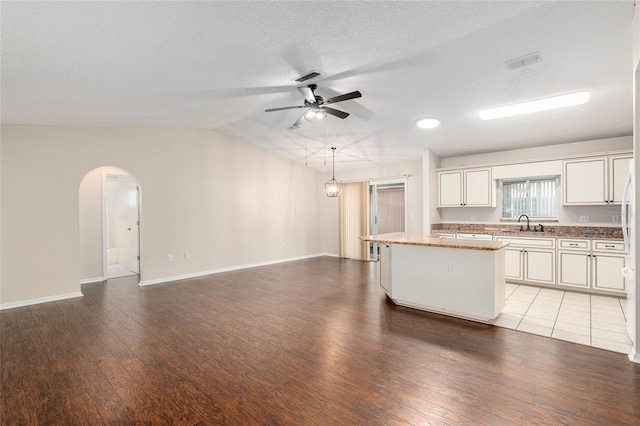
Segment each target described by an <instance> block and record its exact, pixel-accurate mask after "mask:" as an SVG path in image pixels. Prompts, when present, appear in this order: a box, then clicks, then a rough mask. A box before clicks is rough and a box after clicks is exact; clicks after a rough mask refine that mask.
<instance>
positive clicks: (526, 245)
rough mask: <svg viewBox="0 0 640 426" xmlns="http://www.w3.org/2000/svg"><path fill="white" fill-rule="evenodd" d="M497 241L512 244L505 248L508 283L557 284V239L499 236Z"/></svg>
mask: <svg viewBox="0 0 640 426" xmlns="http://www.w3.org/2000/svg"><path fill="white" fill-rule="evenodd" d="M496 240H498V241H505V242H508V243H510V245H509V246H508V247H507V248H505V278H506V279H507V280H508V281H526V282H531V283H539V284H551V285H554V284H555V283H556V250H555V238H535V237H506V236H497V237H496Z"/></svg>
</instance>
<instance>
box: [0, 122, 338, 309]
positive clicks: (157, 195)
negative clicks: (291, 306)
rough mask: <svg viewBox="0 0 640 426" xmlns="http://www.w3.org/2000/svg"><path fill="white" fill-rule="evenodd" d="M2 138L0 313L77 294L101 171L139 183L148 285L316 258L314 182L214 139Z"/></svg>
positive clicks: (28, 133)
mask: <svg viewBox="0 0 640 426" xmlns="http://www.w3.org/2000/svg"><path fill="white" fill-rule="evenodd" d="M1 138H2V157H1V161H2V163H1V165H2V169H1V174H2V177H1V183H2V189H1V191H2V192H1V195H2V204H1V206H2V213H1V219H2V230H3V233H2V236H1V238H2V240H1V243H2V254H1V259H2V264H3V268H2V288H1V289H0V303H1V304H2V305H4V306H5V307H6V306H7V305H9V304H12V305H15V304H17V303H19V302H23V301H29V300H34V299H39V298H55V297H59V296H63V295H72V294H77V292H78V291H79V289H80V277H81V267H80V240H79V188H80V182H81V180H82V179H83V177H84V176H85V175H86V174H87V173H88V172H89V171H91V170H93V169H95V168H97V167H101V166H117V167H120V168H122V169H125V170H127V171H129V172H130V173H131V174H133V175H134V176H135V177H136V178H137V179H138V181H139V182H140V185H141V188H142V213H141V229H140V230H141V269H142V279H143V280H144V281H145V282H154V281H162V280H165V279H168V278H170V277H179V276H184V275H189V274H197V273H201V272H207V271H212V270H216V269H222V268H231V267H234V266H240V265H247V264H254V263H261V262H269V261H277V260H281V259H289V258H296V257H302V256H309V255H314V254H319V253H322V252H323V251H324V240H323V237H322V234H321V230H323V229H324V226H325V224H324V217H322V216H321V215H320V212H321V211H323V209H324V208H325V206H324V203H325V202H326V201H325V199H323V198H321V197H324V193H323V188H322V187H321V186H319V185H318V175H319V174H318V173H317V172H315V171H314V170H312V169H310V168H307V167H305V166H302V165H297V164H295V163H293V162H290V161H287V160H284V159H281V158H278V157H274V156H271V155H269V154H268V153H266V152H264V151H262V150H259V149H256V148H254V147H252V146H249V145H247V144H245V143H243V142H240V141H237V140H234V139H231V138H229V137H226V136H223V135H221V134H219V133H217V132H215V131H207V130H178V129H135V128H107V127H55V126H21V125H3V126H2V129H1ZM325 198H326V197H325ZM186 251H188V252H189V253H190V254H191V258H190V259H189V260H185V259H184V257H183V253H184V252H186ZM167 254H173V255H174V261H173V262H171V263H169V262H167Z"/></svg>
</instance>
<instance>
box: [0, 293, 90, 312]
mask: <svg viewBox="0 0 640 426" xmlns="http://www.w3.org/2000/svg"><path fill="white" fill-rule="evenodd" d="M82 296H83V294H82V293H81V292H79V291H77V292H74V293H66V294H58V295H55V296H48V297H39V298H37V299H29V300H21V301H19V302H11V303H1V304H0V311H2V310H5V309H13V308H21V307H23V306H29V305H37V304H39V303H47V302H55V301H57V300H64V299H73V298H75V297H82Z"/></svg>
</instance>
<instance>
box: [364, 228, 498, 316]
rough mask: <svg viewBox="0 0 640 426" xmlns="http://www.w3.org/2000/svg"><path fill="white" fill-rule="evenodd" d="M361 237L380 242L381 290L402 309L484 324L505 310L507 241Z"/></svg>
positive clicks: (400, 235)
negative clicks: (419, 310) (407, 308)
mask: <svg viewBox="0 0 640 426" xmlns="http://www.w3.org/2000/svg"><path fill="white" fill-rule="evenodd" d="M360 238H361V239H362V240H364V241H368V242H373V243H378V244H380V262H379V265H380V286H381V287H382V289H383V290H384V291H385V293H386V294H387V295H388V296H389V298H390V299H391V300H392V301H393V302H394V303H396V304H397V305H401V306H407V307H410V308H416V309H421V310H425V311H430V312H437V313H441V314H445V315H450V316H455V317H459V318H466V319H471V320H475V321H480V322H488V321H490V320H491V319H493V318H495V317H496V316H497V315H498V314H499V313H500V311H502V309H503V308H504V302H505V277H504V271H505V267H504V258H505V252H504V250H503V249H504V248H505V247H506V246H507V245H508V243H505V242H500V241H474V240H450V239H443V238H438V237H434V236H430V235H423V234H410V233H404V232H396V233H391V234H380V235H368V236H363V237H360Z"/></svg>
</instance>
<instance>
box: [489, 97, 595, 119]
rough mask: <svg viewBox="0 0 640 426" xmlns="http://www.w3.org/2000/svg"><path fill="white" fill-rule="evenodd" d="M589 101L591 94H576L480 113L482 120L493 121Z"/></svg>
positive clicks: (506, 106)
mask: <svg viewBox="0 0 640 426" xmlns="http://www.w3.org/2000/svg"><path fill="white" fill-rule="evenodd" d="M588 101H589V92H587V91H584V92H576V93H569V94H566V95H559V96H552V97H549V98H543V99H536V100H534V101H527V102H520V103H517V104H512V105H505V106H501V107H497V108H490V109H485V110H483V111H480V113H479V114H480V118H481V119H482V120H493V119H496V118H503V117H511V116H514V115H521V114H529V113H532V112H538V111H547V110H551V109H556V108H564V107H568V106H574V105H581V104H584V103H587V102H588Z"/></svg>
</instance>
